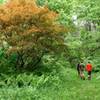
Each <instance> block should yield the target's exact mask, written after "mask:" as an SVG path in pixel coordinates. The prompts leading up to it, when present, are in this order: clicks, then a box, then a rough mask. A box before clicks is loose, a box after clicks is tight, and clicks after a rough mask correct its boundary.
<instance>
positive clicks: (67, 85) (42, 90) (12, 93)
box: [0, 69, 100, 100]
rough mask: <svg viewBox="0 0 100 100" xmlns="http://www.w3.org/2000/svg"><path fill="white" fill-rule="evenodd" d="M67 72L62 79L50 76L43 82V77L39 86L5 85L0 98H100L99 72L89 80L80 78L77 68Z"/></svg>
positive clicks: (40, 99)
mask: <svg viewBox="0 0 100 100" xmlns="http://www.w3.org/2000/svg"><path fill="white" fill-rule="evenodd" d="M65 72H66V73H65ZM65 72H64V73H65V75H64V76H63V75H62V76H61V78H62V80H61V81H59V78H56V77H54V76H50V77H49V78H47V77H46V78H44V80H45V81H43V82H42V79H41V78H40V79H38V81H39V82H40V83H39V82H38V83H37V84H38V85H37V84H36V85H37V86H35V85H34V86H32V85H29V86H27V85H26V86H23V87H21V88H19V87H17V86H16V87H12V86H6V85H5V86H4V87H2V88H1V89H0V100H100V78H99V75H100V74H99V73H98V74H94V73H93V74H92V80H90V81H89V80H87V79H86V80H80V79H79V78H78V77H77V73H76V71H75V70H72V69H67V70H66V71H65ZM64 73H63V72H62V73H60V75H61V74H64ZM42 78H43V77H42ZM55 78H56V79H55ZM51 80H52V81H51ZM41 83H42V84H41Z"/></svg>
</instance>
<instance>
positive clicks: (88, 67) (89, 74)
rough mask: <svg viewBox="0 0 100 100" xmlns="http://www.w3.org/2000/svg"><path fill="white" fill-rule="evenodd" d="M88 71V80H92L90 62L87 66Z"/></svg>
mask: <svg viewBox="0 0 100 100" xmlns="http://www.w3.org/2000/svg"><path fill="white" fill-rule="evenodd" d="M86 71H87V72H88V80H91V72H92V64H91V63H90V62H88V64H87V65H86Z"/></svg>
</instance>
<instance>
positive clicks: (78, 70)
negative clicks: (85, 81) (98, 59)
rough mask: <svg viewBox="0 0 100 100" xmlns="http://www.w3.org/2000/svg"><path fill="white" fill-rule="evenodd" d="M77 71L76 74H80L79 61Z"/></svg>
mask: <svg viewBox="0 0 100 100" xmlns="http://www.w3.org/2000/svg"><path fill="white" fill-rule="evenodd" d="M77 72H78V76H80V63H78V64H77Z"/></svg>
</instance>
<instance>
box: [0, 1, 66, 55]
mask: <svg viewBox="0 0 100 100" xmlns="http://www.w3.org/2000/svg"><path fill="white" fill-rule="evenodd" d="M57 16H58V14H57V13H55V12H54V11H50V10H49V9H48V7H46V6H42V7H41V6H37V4H36V2H35V0H9V2H7V3H6V4H5V5H3V6H1V7H0V33H2V35H4V36H5V39H6V41H7V42H8V43H9V45H10V46H12V47H11V48H9V51H12V52H15V51H18V52H20V53H23V52H24V53H25V54H29V52H27V51H28V50H29V49H30V50H31V51H32V52H31V54H30V55H32V53H33V55H34V54H38V53H39V52H40V51H43V50H44V49H46V50H48V51H49V50H54V47H55V45H58V44H60V45H61V44H63V39H62V38H61V36H60V34H59V33H62V32H66V29H65V28H64V27H63V26H61V25H60V24H57V23H56V18H57ZM34 50H35V51H34ZM37 51H39V52H38V53H36V52H37ZM35 56H36V55H35Z"/></svg>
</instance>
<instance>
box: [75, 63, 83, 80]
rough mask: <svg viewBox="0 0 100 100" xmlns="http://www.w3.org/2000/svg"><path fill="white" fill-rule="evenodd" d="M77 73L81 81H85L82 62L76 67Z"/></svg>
mask: <svg viewBox="0 0 100 100" xmlns="http://www.w3.org/2000/svg"><path fill="white" fill-rule="evenodd" d="M77 71H78V75H79V76H80V77H81V79H83V80H85V76H84V73H83V72H84V64H83V62H81V63H78V65H77Z"/></svg>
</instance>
